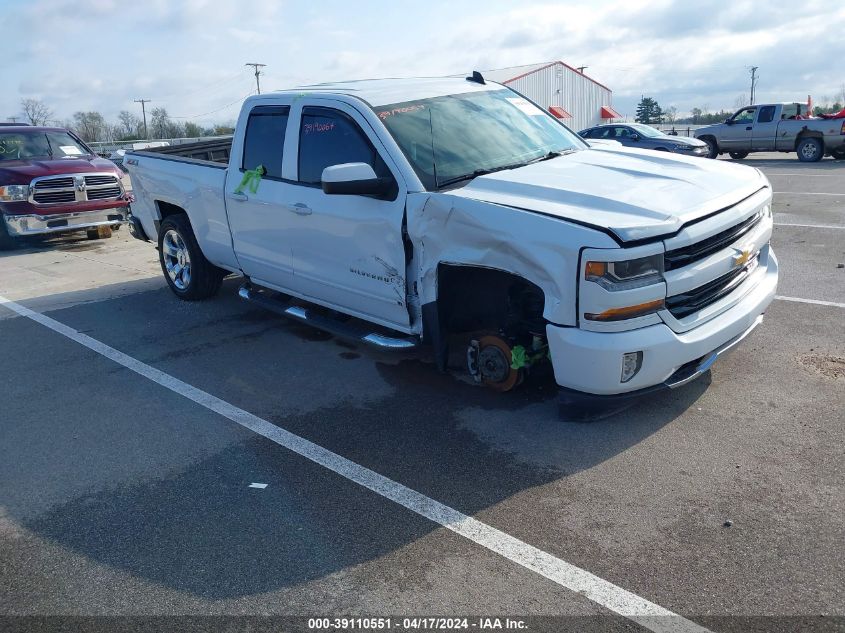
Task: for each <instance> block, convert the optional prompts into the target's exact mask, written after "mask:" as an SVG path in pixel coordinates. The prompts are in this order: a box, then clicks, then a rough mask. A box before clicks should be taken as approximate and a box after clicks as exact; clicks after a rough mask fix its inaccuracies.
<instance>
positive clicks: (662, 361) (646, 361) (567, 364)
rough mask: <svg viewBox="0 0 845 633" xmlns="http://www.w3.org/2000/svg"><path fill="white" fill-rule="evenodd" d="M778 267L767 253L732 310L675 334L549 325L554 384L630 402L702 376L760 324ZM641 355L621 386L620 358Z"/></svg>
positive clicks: (660, 329)
mask: <svg viewBox="0 0 845 633" xmlns="http://www.w3.org/2000/svg"><path fill="white" fill-rule="evenodd" d="M777 280H778V263H777V258H776V257H775V255H774V252H773V251H770V252H769V257H768V262H767V267H766V270H765V274H764V275H763V277H762V279H761V280H760V281H759V283H758V284H757V285H756V287H754V288H753V289H752V290H751V291H750V292H748V294H746V295H745V296H744V297H743V298H742V299H740V300H739V301H738V302H737V303H736V304H735V305H733V306H732V307H731V308H729V309H728V310H726V311H725V312H723V313H721V314H720V315H718V316H717V317H714V318H713V319H711V320H710V321H708V322H706V323H704V324H702V325H700V326H698V327H695V328H693V329H691V330H689V331H687V332H683V333H678V332H675V331H673V330H672V329H671V328H670V327H669V326H668V325H666V324H664V323H660V324H657V325H650V326H647V327H642V328H639V329H636V330H629V331H625V332H590V331H586V330H582V329H580V328H564V327H558V326H554V325H549V326H547V328H546V335H547V337H548V340H549V349H550V351H551V356H552V365H553V366H554V372H555V380H556V381H557V383H558V385H560V386H561V387H563V388H564V389H563V392H564V394H566V393H569V394H571V395H573V394H575V395H577V394H581V395H583V396H585V397H589V398H594V397H596V396H606V397H608V398H607V399H609V400H613V399H619V398H620V397H624V398H626V399H627V398H628V397H635V396H638V395H643V394H645V393H649V392H651V391H654V390H656V389H657V390H659V389H665V388H674V387H679V386H681V385H684V384H686V383H688V382H690V381H692V380H694V379H696V378H698V377H699V376H701V375H702V374H704V373H706V372H707V370H708V369H710V367H711V366H712V365H713V363H714V362H715V361H716V360H717V359H718V358H719V357H720V356H723V355H724V354H726V353H727V352H728V351H730V350H732V349H733V348H734V347H735V346H736V345H737V344H738V343H739V342H741V341H742V339H744V338H745V337H746V336H747V335H748V334H749V333H750V332H751V331H752V330H753V329H754V328H755V327H756V326H757V325H758V324H759V323H760V321H761V320H762V315H763V313H764V312H765V310H766V308H767V307H768V305H769V304H770V303H771V302H772V299H774V296H775V290H776V288H777ZM636 351H642V352H643V361H642V366H641V368H640V370H639V372H638V373H637V374H636V375H635V376H634V377H633V378H631V380H630V381H628V382H626V383H623V382H621V373H622V355H623V354H625V353H628V352H636Z"/></svg>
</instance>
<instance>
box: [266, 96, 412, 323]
mask: <svg viewBox="0 0 845 633" xmlns="http://www.w3.org/2000/svg"><path fill="white" fill-rule="evenodd" d="M293 116H294V117H295V118H296V119H297V128H296V130H295V132H294V131H293V130H294V128H291V130H292V132H291V134H292V135H295V138H296V141H297V148H296V153H295V154H294V156H296V157H297V164H296V178H295V182H292V183H288V184H287V185H286V189H285V196H286V198H285V203H286V205H287V210H283V211H280V212H281V213H283V214H285V215H286V216H287V218H288V220H289V228H288V230H287V236H286V238H287V240H288V241H289V243H290V245H291V257H292V262H293V281H292V290H293V292H294V294H297V295H299V296H302V297H305V298H313V299H314V300H315V301H316V302H317V303H322V304H324V305H328V306H331V307H334V308H336V309H338V310H339V311H341V312H345V313H347V314H352V315H355V316H361V317H364V318H367V319H369V320H371V321H374V322H377V323H382V324H383V325H387V326H388V327H393V328H396V329H400V330H403V329H404V330H407V329H408V327H409V323H410V318H409V315H408V310H407V307H406V291H405V248H404V243H403V238H402V226H403V219H404V213H405V197H406V189H405V183H404V181H403V179H402V177H401V176H400V175H399V173H400V172H399V170H398V169H397V168H396V165H395V164H394V163H393V161H392V159H391V158H390V156H389V154H388V153H387V152H386V151H385V149H384V146H383V145H382V143H381V141H379V139H378V136H377V135H376V133H375V131H374V130H373V127H372V126H371V125H370V124H369V123H368V122H367V120H366V119H365V117H364V116H363V115H362V114H361V113H360V112H359V111H358V110H356V109H355V108H354V107H352V106H350V105H348V104H346V103H343V102H341V101H336V100H333V99H322V98H316V97H314V98H310V99H309V98H301V99H299V100H298V101H297V104H296V105H295V107H294V115H293ZM353 162H362V163H367V164H369V165H371V166H372V167H373V169H374V170H375V172H376V174H377V175H378V176H379V177H390V178H392V179H393V181H394V182H395V184H396V187H395V190H394V191H393V192H392V193H391V195H390V196H389V198H390V199H379V198H377V197H373V196H365V195H336V194H332V195H330V194H326V193H324V192H323V189H322V185H321V181H322V173H323V169H324V168H326V167H329V166H331V165H338V164H342V163H353Z"/></svg>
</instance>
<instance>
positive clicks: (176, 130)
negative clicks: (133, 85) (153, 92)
mask: <svg viewBox="0 0 845 633" xmlns="http://www.w3.org/2000/svg"><path fill="white" fill-rule="evenodd" d="M150 115H151V120H150V130H151V132H152V133H153V135H154V136H155V138H178V137H180V136H182V135H183V134H184V133H185V130H184V127H183V126H182V124H180V123H176V122H174V121H173V119H171V118H170V115H169V114H168V113H167V109H165V108H153V110H152V111H151V112H150Z"/></svg>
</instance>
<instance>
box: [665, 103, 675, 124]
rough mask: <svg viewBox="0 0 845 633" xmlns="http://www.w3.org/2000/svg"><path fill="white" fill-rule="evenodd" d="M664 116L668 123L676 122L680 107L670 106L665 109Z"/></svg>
mask: <svg viewBox="0 0 845 633" xmlns="http://www.w3.org/2000/svg"><path fill="white" fill-rule="evenodd" d="M663 118H664V119H666V123H672V124H674V123H675V120H676V119H677V118H678V108H676V107H675V106H669V107H668V108H666V109H665V110H664V111H663Z"/></svg>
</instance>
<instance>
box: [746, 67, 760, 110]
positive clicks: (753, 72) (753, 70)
mask: <svg viewBox="0 0 845 633" xmlns="http://www.w3.org/2000/svg"><path fill="white" fill-rule="evenodd" d="M758 68H759V66H752V67H751V103H749V104H748V105H754V89H755V88H756V87H757V69H758Z"/></svg>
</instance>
